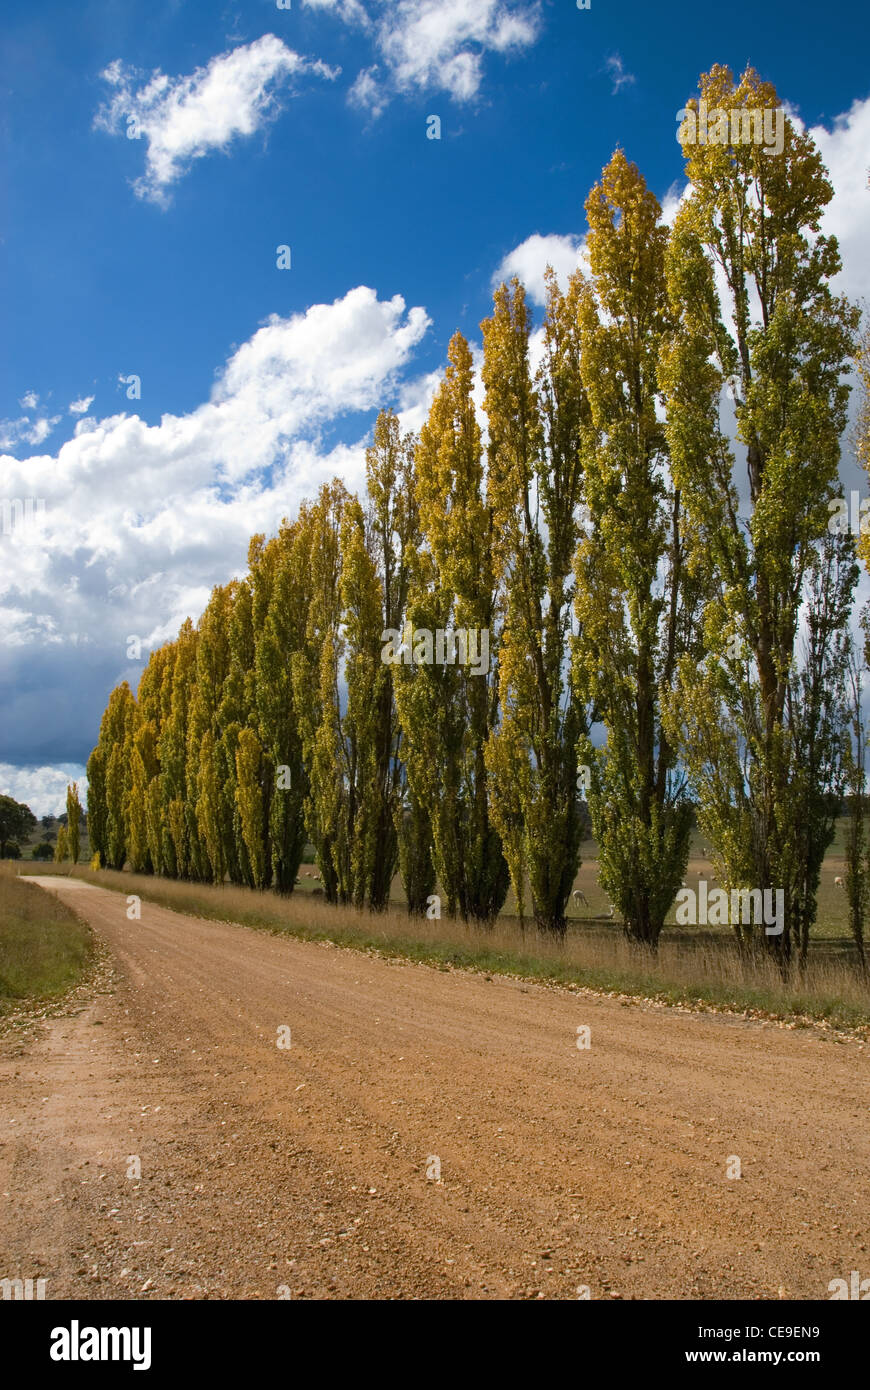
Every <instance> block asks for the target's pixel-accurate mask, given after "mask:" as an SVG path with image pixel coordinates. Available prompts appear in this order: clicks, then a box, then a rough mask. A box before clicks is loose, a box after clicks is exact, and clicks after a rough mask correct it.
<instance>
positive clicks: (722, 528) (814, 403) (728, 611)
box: [661, 67, 857, 969]
mask: <svg viewBox="0 0 870 1390" xmlns="http://www.w3.org/2000/svg"><path fill="white" fill-rule="evenodd" d="M700 95H701V98H702V99H703V100H705V101H706V102H707V105H708V108H709V109H710V110H722V111H723V112H725V113H726V114H727V116H728V117H729V118H730V119H729V121H728V122H720V121H719V120H718V118H717V140H716V141H714V140H712V139H710V140H707V141H706V142H704V143H702V142H700V141H698V140H697V139H696V140H695V141H694V142H693V140H692V134H693V130H692V127H693V125H694V124H695V121H694V113H695V112H696V111H697V110H698V102H697V101H694V100H693V101H692V102H690V103H689V107H688V111H689V112H690V113H691V115H692V119H690V116H689V115H687V117H686V120H685V122H684V124H683V128H682V129H681V139H682V142H683V153H684V155H685V158H686V174H687V177H688V179H689V181H690V191H689V194H688V196H687V197H686V199H685V200H684V202H683V203H682V205H681V207H680V209H679V211H678V213H677V217H676V220H675V223H674V228H673V234H672V237H671V240H670V245H669V249H668V253H667V259H666V269H667V278H668V287H669V295H670V299H671V303H672V311H673V314H674V316H675V326H674V329H673V331H672V333H671V334H670V335H669V338H668V340H667V342H666V343H665V344H664V345H663V349H662V356H661V379H662V383H663V388H664V391H665V393H666V396H667V398H668V407H667V416H668V418H667V433H668V439H669V443H670V450H671V460H672V471H673V477H674V482H675V484H676V486H677V487H678V488H679V489H680V493H681V496H682V499H683V506H684V507H685V509H686V512H687V526H686V537H687V542H688V548H689V564H690V566H691V568H692V569H693V571H694V572H696V573H697V574H698V575H699V576H700V577H701V579H702V582H703V584H704V585H705V586H706V587H707V588H708V589H709V591H710V597H709V599H708V601H707V602H706V605H705V608H704V614H703V634H704V636H703V646H704V651H703V655H702V657H701V659H700V661H698V660H697V659H696V658H695V657H694V656H691V657H689V656H686V657H684V658H682V659H681V661H680V663H679V675H678V681H677V688H676V691H675V695H674V698H673V699H672V700H670V701H669V703H668V718H667V721H666V722H667V727H668V731H669V736H670V737H671V738H672V739H673V740H676V739H678V738H679V739H680V741H681V747H682V757H683V760H684V762H685V765H686V768H687V770H688V773H689V776H690V779H691V784H692V788H693V791H694V794H695V797H696V799H697V802H698V814H699V820H700V823H701V825H702V827H703V829H704V833H705V835H706V836H708V837H710V839H711V841H712V843H713V844H714V845H715V848H716V851H717V854H718V861H719V862H718V867H719V869H720V870H721V872H720V875H719V876H720V878H721V879H722V880H723V886H724V887H726V889H728V888H745V887H751V888H756V889H761V890H774V891H775V890H777V889H782V890H783V892H784V904H785V920H784V930H783V931H782V933H780V934H768V933H767V932H766V930H765V928H764V927H757V928H756V929H755V932H754V933H753V934H752V940H753V941H754V940H756V939H758V938H760V939H761V940H762V941H764V942H765V944H766V945H767V946H768V947H769V948H770V949H772V950H773V951H774V952H775V953H776V954H777V956H778V957H779V959H780V962H781V964H782V966H783V969H786V968H787V965H788V962H789V960H790V958H791V954H792V948H793V945H794V943H795V941H796V940H797V941H798V942H799V941H800V938H801V935H802V933H803V931H804V930H806V922H807V916H808V914H809V915H811V914H812V912H813V911H814V897H815V891H816V887H817V884H818V865H819V864H820V862H821V853H823V851H824V841H825V838H826V836H827V835H828V829H827V828H826V825H827V823H826V820H825V816H824V808H823V806H822V805H821V801H822V800H823V799H824V798H825V797H827V795H828V792H829V790H830V787H831V782H830V780H828V781H827V783H826V784H820V782H819V781H818V770H819V769H818V766H813V767H810V768H808V767H807V766H806V764H805V761H804V751H805V748H806V746H807V740H808V739H811V740H818V738H819V735H820V731H821V730H823V728H826V729H827V733H826V734H824V733H823V734H822V737H821V744H822V745H823V748H822V751H821V753H820V758H821V765H823V766H824V765H827V766H828V771H829V773H830V771H831V769H832V768H835V767H836V764H837V762H838V750H837V748H836V747H835V746H834V745H833V744H832V743H831V741H830V739H831V736H832V733H833V736H834V737H836V730H835V729H833V725H834V724H836V719H835V718H834V716H833V711H832V709H831V707H830V705H829V706H828V707H827V710H826V709H825V707H824V702H821V703H820V702H819V701H818V700H817V701H816V704H815V706H814V707H813V706H812V704H811V702H810V703H808V701H809V697H810V690H813V691H815V692H817V693H819V692H820V693H821V694H824V693H825V690H826V688H827V690H828V692H832V693H831V699H832V700H834V701H835V702H836V700H837V699H839V696H838V694H837V692H836V686H837V685H838V683H840V682H841V678H842V653H841V651H840V649H839V646H838V626H837V624H838V623H839V622H840V621H841V620H842V617H843V615H844V614H847V613H848V609H849V605H850V602H851V588H850V584H851V583H852V582H853V581H852V579H851V571H850V566H849V563H848V557H847V556H844V557H842V563H840V562H838V563H837V565H836V567H835V570H834V571H832V570H831V568H830V566H829V563H828V561H829V557H828V556H827V555H826V554H825V553H824V547H825V546H826V545H827V540H826V536H827V522H828V517H829V511H828V506H827V504H828V502H829V501H830V500H831V499H832V498H833V497H834V495H835V492H836V490H837V466H838V461H839V455H840V444H839V441H840V435H841V433H842V430H843V427H844V425H845V420H846V404H847V397H848V384H847V383H846V381H845V380H844V376H843V373H844V368H845V366H846V364H847V362H848V359H849V357H850V355H851V353H852V351H853V344H854V330H855V328H856V326H857V316H856V313H855V310H854V309H853V308H852V307H851V306H850V305H849V304H848V303H847V301H846V300H844V299H843V298H841V297H838V296H836V295H834V294H833V293H832V291H831V288H830V281H831V278H832V277H833V276H834V275H836V273H837V272H838V270H839V269H840V256H839V252H838V248H837V243H836V240H835V239H834V238H832V237H826V236H823V235H821V234H820V233H819V230H818V229H819V224H820V219H821V216H822V213H823V212H824V209H825V207H826V206H827V204H828V203H829V202H830V200H831V197H832V194H833V190H832V187H831V183H830V180H829V179H828V176H827V174H826V171H825V169H824V167H823V164H822V161H821V157H820V155H819V152H818V150H817V148H816V146H815V144H814V142H813V140H812V137H811V136H810V135H809V133H806V132H804V133H801V132H799V131H798V130H797V129H796V128H795V127H794V125H793V124H792V122H791V121H790V120H789V118H788V117H787V116H786V115H784V114H782V117H781V119H782V122H783V149H782V152H781V153H776V152H775V151H774V150H773V149H767V148H765V147H764V146H763V145H760V144H756V143H754V142H751V141H748V140H741V139H737V140H736V141H735V140H734V139H733V135H734V131H735V128H736V129H737V130H738V131H739V130H740V129H741V122H742V116H743V114H744V113H747V112H752V111H754V110H756V111H759V112H761V111H767V112H768V113H769V114H770V116H772V113H773V112H775V111H776V110H778V109H779V102H778V98H777V94H776V91H775V89H774V88H773V87H772V86H771V85H770V84H769V83H764V82H762V81H761V80H760V79H759V77H758V75H757V74H756V73H755V72H753V71H752V70H751V69H747V71H746V72H745V73H744V74H743V76H742V78H741V79H740V81H739V82H737V83H735V81H734V79H733V77H732V75H731V73H730V71H729V70H728V69H727V68H724V67H715V68H713V69H712V70H711V71H710V72H709V73H707V74H704V75H703V76H702V78H701V82H700ZM726 125H727V126H728V129H725V128H724V127H725V126H726ZM719 127H722V128H721V129H720V128H719ZM729 131H730V134H729ZM719 135H723V136H724V140H723V142H722V143H719V142H718V136H719ZM726 390H727V392H728V393H729V395H730V397H731V401H732V406H733V413H734V416H735V419H736V435H737V449H738V450H739V454H740V463H741V464H742V465H743V469H742V470H741V471H738V461H737V458H736V457H735V449H734V447H732V444H731V441H730V439H729V429H728V423H729V422H728V421H727V420H726V421H724V422H723V418H722V415H723V407H724V400H723V397H724V396H725V393H726ZM801 621H803V622H804V624H805V625H806V626H807V628H808V629H809V630H810V631H815V633H816V642H815V649H814V652H813V656H812V662H811V664H812V665H813V667H814V669H813V671H810V669H809V664H808V659H807V658H806V657H805V654H804V653H803V652H802V651H801V649H800V644H799V641H798V634H799V625H800V623H801ZM805 677H806V680H805V679H804V678H805ZM807 682H809V683H808V684H807ZM808 823H810V824H812V826H813V830H812V834H811V835H810V837H809V838H808V837H807V835H806V834H805V829H806V826H807V824H808ZM820 841H821V842H820ZM741 928H742V924H741ZM748 937H749V929H748V928H747V929H744V939H746V938H748Z"/></svg>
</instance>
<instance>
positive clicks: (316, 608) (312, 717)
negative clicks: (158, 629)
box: [291, 479, 350, 902]
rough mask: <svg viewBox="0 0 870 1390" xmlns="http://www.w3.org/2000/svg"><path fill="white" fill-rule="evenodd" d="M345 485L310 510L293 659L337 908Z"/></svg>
mask: <svg viewBox="0 0 870 1390" xmlns="http://www.w3.org/2000/svg"><path fill="white" fill-rule="evenodd" d="M348 500H349V498H348V493H347V489H346V488H345V487H344V484H343V483H341V482H340V481H339V480H338V479H334V480H333V482H332V483H330V484H324V485H323V487H322V488H321V490H320V495H319V497H318V499H317V502H316V503H315V504H314V505H313V506H310V507H303V509H302V512H301V515H300V523H301V531H302V534H301V536H300V552H299V558H300V560H301V561H302V563H303V564H305V565H307V567H308V571H309V573H310V576H311V598H310V602H309V604H308V611H307V615H306V628H305V637H304V641H303V642H302V644H301V647H300V650H298V651H295V652H293V654H292V656H291V670H292V681H293V694H294V700H295V704H296V709H297V711H298V728H299V734H300V738H301V741H302V752H303V758H304V760H305V763H306V766H307V769H308V792H307V795H306V798H305V823H306V827H307V830H308V835H309V838H310V839H311V842H312V844H313V845H314V847H315V850H316V852H317V862H318V865H319V868H320V873H321V878H322V881H323V891H324V894H325V896H326V898H327V900H328V901H329V902H347V901H348V900H349V894H350V879H349V849H350V846H349V842H348V830H347V827H348V812H347V804H346V803H347V800H348V798H349V796H350V787H349V784H348V768H347V762H346V759H345V756H344V751H343V745H342V733H341V709H340V703H339V688H338V686H339V671H340V664H341V645H342V643H341V631H340V627H341V593H340V580H341V521H342V515H343V512H344V508H345V506H346V504H347V502H348Z"/></svg>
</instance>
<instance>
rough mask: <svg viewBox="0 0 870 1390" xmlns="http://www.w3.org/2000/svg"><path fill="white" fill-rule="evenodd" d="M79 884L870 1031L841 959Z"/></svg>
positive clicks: (615, 989)
mask: <svg viewBox="0 0 870 1390" xmlns="http://www.w3.org/2000/svg"><path fill="white" fill-rule="evenodd" d="M75 873H76V875H77V876H78V877H83V878H88V879H90V880H91V881H94V882H98V883H101V884H103V885H104V886H106V887H108V888H113V889H115V890H116V891H120V892H124V893H137V894H139V896H140V897H142V898H143V899H144V900H146V901H151V902H155V903H158V904H159V905H161V906H163V907H167V908H171V909H174V910H175V911H178V912H186V913H190V914H192V915H194V916H198V917H205V918H211V919H215V920H219V921H231V922H240V923H243V924H244V925H247V926H251V927H256V928H259V929H262V930H267V931H272V932H278V933H284V934H288V935H292V936H295V937H298V938H300V939H303V940H329V941H334V942H337V943H338V944H341V945H345V946H352V947H356V948H357V949H363V950H372V949H375V950H378V951H381V952H384V953H386V954H389V955H395V956H403V957H409V958H411V959H416V960H422V961H428V962H430V963H431V964H434V965H440V966H442V967H443V968H449V967H451V966H459V967H463V968H469V969H477V970H484V971H490V972H495V973H502V974H512V975H520V976H523V977H527V978H532V979H542V980H551V981H555V982H557V983H561V984H576V985H581V986H587V987H590V988H593V989H597V990H602V991H605V992H608V993H620V994H627V995H633V996H635V997H643V998H651V999H658V1000H661V1001H663V1002H666V1003H671V1004H676V1003H680V1004H690V1005H700V1006H706V1007H708V1008H718V1009H730V1010H737V1011H739V1012H749V1013H758V1014H763V1015H767V1016H771V1017H777V1018H784V1019H794V1018H805V1019H814V1020H827V1021H828V1022H830V1023H832V1024H835V1025H836V1026H839V1027H845V1028H856V1027H858V1028H866V1027H868V1025H870V989H868V986H867V984H866V982H864V981H862V980H861V978H860V976H859V974H858V972H857V969H856V967H855V965H854V963H853V961H851V960H850V959H848V958H847V957H846V956H845V955H837V954H836V953H834V952H831V951H829V950H822V951H820V952H818V953H817V955H816V956H815V957H814V958H813V959H812V960H811V961H810V965H809V967H808V970H807V972H806V974H805V976H804V977H803V978H797V977H795V978H794V979H792V980H789V981H784V980H783V979H782V978H781V976H780V974H779V972H778V970H777V968H776V966H775V965H774V963H773V962H772V961H771V960H770V959H767V958H763V959H760V960H758V961H747V960H744V959H742V958H741V957H740V956H739V955H738V953H737V951H736V949H735V947H734V943H733V941H732V939H731V938H730V936H728V935H727V934H723V933H721V932H720V933H716V932H710V933H707V934H702V933H700V932H697V931H696V932H695V933H694V934H693V935H687V934H683V935H678V934H677V933H676V932H673V931H672V932H671V933H669V934H668V935H666V936H665V937H664V938H663V940H662V943H661V946H660V949H659V952H658V955H657V956H656V957H654V958H653V957H650V956H649V955H648V954H647V953H645V952H639V951H638V950H637V949H636V948H634V947H632V946H631V945H629V943H628V942H627V941H626V940H625V939H624V937H623V936H622V934H621V932H620V931H619V929H618V928H617V927H614V926H611V925H609V924H586V925H579V924H576V923H572V924H571V927H570V929H569V932H568V934H567V937H566V939H565V940H564V942H559V941H555V940H549V939H546V938H542V937H541V936H540V935H538V933H536V932H535V931H534V930H533V929H529V928H527V930H526V932H525V933H524V934H523V933H522V932H521V931H520V929H519V926H518V924H517V922H516V920H515V919H509V918H500V919H499V920H498V922H496V924H495V926H494V927H493V928H492V930H489V931H487V930H483V929H480V928H474V927H470V926H468V927H467V926H464V925H463V924H462V923H460V922H456V921H451V920H450V919H446V918H445V919H442V920H439V921H428V920H426V919H422V920H421V919H418V918H410V917H408V915H407V914H406V913H405V912H402V911H397V910H391V911H389V912H386V913H383V914H380V915H374V914H371V913H368V912H360V911H357V910H355V909H353V908H339V907H333V906H331V905H330V904H328V903H326V902H324V901H323V900H322V899H320V898H312V896H311V894H310V892H304V893H300V892H297V893H295V894H293V895H292V896H291V897H289V898H281V897H279V896H278V895H277V894H274V893H271V892H262V893H258V892H254V891H253V890H251V889H247V888H238V887H232V886H224V887H213V886H210V885H206V884H193V883H181V882H175V881H173V880H169V879H161V878H155V877H152V876H146V875H138V874H131V873H126V872H125V873H115V872H111V871H106V870H104V871H102V872H100V873H99V874H95V875H94V874H91V873H90V871H89V870H87V869H85V868H84V867H82V866H79V867H77V868H76V870H75Z"/></svg>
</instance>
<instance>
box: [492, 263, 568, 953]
mask: <svg viewBox="0 0 870 1390" xmlns="http://www.w3.org/2000/svg"><path fill="white" fill-rule="evenodd" d="M579 284H580V281H579V277H576V276H575V277H574V279H572V281H571V284H570V286H569V288H568V291H567V293H566V294H564V295H563V294H562V293H561V292H560V290H559V287H558V284H557V282H556V279H555V276H554V275H553V273H552V271H549V272H548V275H547V313H546V318H545V322H544V330H543V332H544V355H543V361H542V364H541V367H540V371H539V373H538V379H537V385H538V389H537V391H536V390H535V389H534V387H533V385H532V380H531V374H530V368H529V331H530V324H529V316H528V312H527V309H526V302H525V292H524V290H523V288H522V286H521V285H519V283H518V282H517V281H516V280H514V281H512V283H511V287H510V289H508V288H507V287H506V286H505V285H501V286H500V288H499V289H498V290H497V291H496V295H495V312H494V314H493V316H492V318H490V319H487V320H486V321H485V322H484V323H483V325H482V328H483V345H484V363H483V381H484V385H485V387H486V397H485V402H484V405H485V410H486V413H487V418H488V421H489V450H488V476H487V502H488V505H489V508H490V512H491V515H492V518H493V530H494V540H493V557H494V568H495V575H496V579H497V581H498V582H499V584H500V585H501V586H502V597H501V604H502V610H503V614H504V629H503V632H502V636H501V641H500V645H499V667H500V690H499V694H500V698H501V720H500V723H499V724H498V726H497V727H496V728H494V729H493V730H492V732H491V733H490V736H489V741H488V744H487V766H488V768H489V772H490V779H491V801H492V816H493V820H494V821H495V824H496V825H497V826H498V829H499V831H500V832H501V836H502V840H503V843H504V846H505V853H506V856H507V860H508V864H509V865H510V870H511V879H512V882H513V886H514V892H515V896H516V899H517V905H518V910H519V912H520V916H521V917H522V914H523V890H524V879H525V876H526V874H528V879H529V883H530V886H531V891H532V905H533V911H534V915H535V921H536V923H537V925H538V927H539V928H540V929H541V930H544V931H549V932H555V933H562V932H564V931H565V928H566V921H565V906H566V904H567V901H568V896H569V894H570V892H571V888H572V886H573V883H574V877H575V875H576V872H577V866H578V864H579V859H580V854H579V847H580V839H581V834H582V819H581V811H580V805H579V800H578V795H577V744H578V739H579V738H580V736H581V734H582V733H584V732H585V729H586V720H585V717H584V711H583V708H582V704H581V701H580V699H579V698H578V692H577V688H576V684H575V682H574V680H573V679H572V674H571V670H570V668H568V667H567V666H566V663H565V652H566V649H567V644H568V637H569V634H570V631H571V601H572V597H573V581H572V560H573V556H574V550H575V547H576V544H577V539H578V535H579V502H580V497H581V486H582V477H583V468H582V459H581V440H582V431H583V428H584V425H585V424H586V422H587V421H588V416H589V406H588V403H587V401H586V395H585V392H584V389H583V384H582V382H581V379H580V370H579V353H580V335H579V329H578V318H577V304H578V294H579Z"/></svg>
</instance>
